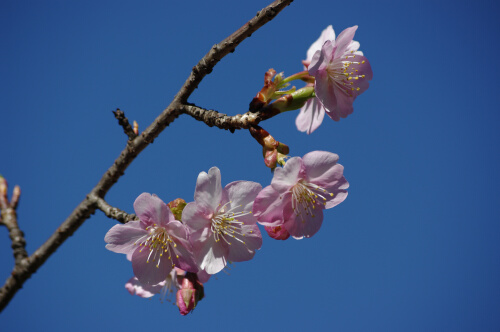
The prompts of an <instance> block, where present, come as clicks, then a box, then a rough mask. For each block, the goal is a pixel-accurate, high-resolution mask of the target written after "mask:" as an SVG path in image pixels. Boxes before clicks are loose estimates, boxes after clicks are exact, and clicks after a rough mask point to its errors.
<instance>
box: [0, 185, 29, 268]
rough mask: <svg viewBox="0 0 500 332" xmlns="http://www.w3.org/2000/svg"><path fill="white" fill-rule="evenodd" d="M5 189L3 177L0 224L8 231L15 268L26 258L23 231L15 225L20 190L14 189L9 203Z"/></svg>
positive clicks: (0, 191) (0, 194)
mask: <svg viewBox="0 0 500 332" xmlns="http://www.w3.org/2000/svg"><path fill="white" fill-rule="evenodd" d="M7 189H8V187H7V181H5V179H4V178H3V177H0V215H1V221H2V222H1V224H2V225H4V226H5V227H7V230H8V231H9V237H10V240H11V241H12V245H11V248H12V252H13V254H14V264H15V266H18V265H19V266H20V265H22V264H23V260H24V259H25V258H27V257H28V252H27V251H26V240H25V239H24V233H23V231H21V229H20V228H19V225H18V224H17V213H16V208H17V205H18V203H19V198H20V196H21V189H20V188H19V186H15V187H14V191H13V194H12V199H11V200H10V202H9V200H8V197H7Z"/></svg>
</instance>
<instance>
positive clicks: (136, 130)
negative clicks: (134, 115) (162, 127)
mask: <svg viewBox="0 0 500 332" xmlns="http://www.w3.org/2000/svg"><path fill="white" fill-rule="evenodd" d="M132 130H133V131H134V134H136V135H139V124H138V123H137V121H135V120H134V127H133V129H132Z"/></svg>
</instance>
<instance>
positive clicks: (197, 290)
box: [176, 272, 204, 316]
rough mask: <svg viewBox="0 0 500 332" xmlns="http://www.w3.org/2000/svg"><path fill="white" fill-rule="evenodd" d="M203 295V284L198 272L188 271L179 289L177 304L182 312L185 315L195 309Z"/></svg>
mask: <svg viewBox="0 0 500 332" xmlns="http://www.w3.org/2000/svg"><path fill="white" fill-rule="evenodd" d="M203 297H204V290H203V284H202V283H200V282H199V281H198V278H197V276H196V273H191V272H187V273H186V275H185V277H184V279H183V280H182V284H181V289H179V290H178V291H177V303H176V304H177V306H178V307H179V312H180V314H181V315H183V316H185V315H187V314H188V313H190V312H191V311H193V310H194V308H196V305H197V304H198V301H200V300H201V299H203Z"/></svg>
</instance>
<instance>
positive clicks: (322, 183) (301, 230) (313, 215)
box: [253, 151, 349, 239]
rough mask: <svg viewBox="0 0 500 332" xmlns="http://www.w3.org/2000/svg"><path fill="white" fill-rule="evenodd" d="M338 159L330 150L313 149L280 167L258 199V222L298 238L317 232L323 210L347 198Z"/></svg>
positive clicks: (345, 185) (256, 214) (256, 199)
mask: <svg viewBox="0 0 500 332" xmlns="http://www.w3.org/2000/svg"><path fill="white" fill-rule="evenodd" d="M338 159H339V157H338V155H336V154H334V153H331V152H326V151H313V152H310V153H308V154H306V155H305V156H304V157H303V158H300V157H293V158H291V159H289V160H288V161H287V162H286V164H285V166H284V167H283V168H277V169H276V170H275V171H274V177H273V179H272V181H271V185H270V186H267V187H266V188H264V189H263V190H262V191H261V192H260V193H259V195H257V197H256V198H255V203H254V207H253V212H254V216H255V217H256V218H257V220H258V222H259V223H260V224H262V225H264V226H267V227H277V226H281V227H284V228H285V229H286V231H288V233H290V235H292V236H293V237H294V238H297V239H299V238H302V237H311V236H313V235H314V234H316V232H317V231H318V230H319V229H320V227H321V224H322V222H323V210H324V209H330V208H332V207H334V206H336V205H338V204H340V203H341V202H343V201H344V200H345V198H346V197H347V191H346V189H347V188H348V187H349V183H348V182H347V180H346V179H345V178H344V176H343V171H344V167H343V166H342V165H340V164H338V163H337V161H338Z"/></svg>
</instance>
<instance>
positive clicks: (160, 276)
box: [132, 247, 172, 285]
mask: <svg viewBox="0 0 500 332" xmlns="http://www.w3.org/2000/svg"><path fill="white" fill-rule="evenodd" d="M141 249H142V250H141ZM149 253H150V251H149V248H148V247H140V248H138V249H136V250H135V251H134V253H133V254H132V269H133V270H134V275H135V276H136V277H137V279H139V281H140V282H141V283H142V284H145V285H156V284H158V283H160V282H161V281H163V280H165V278H166V277H167V276H168V274H169V273H170V271H171V270H172V263H171V262H170V260H169V259H168V253H166V254H165V255H163V256H162V257H161V260H160V264H159V265H158V267H156V265H157V264H158V256H156V258H153V257H154V253H153V254H151V257H150V259H149V263H147V260H148V256H149ZM157 255H158V254H157Z"/></svg>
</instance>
